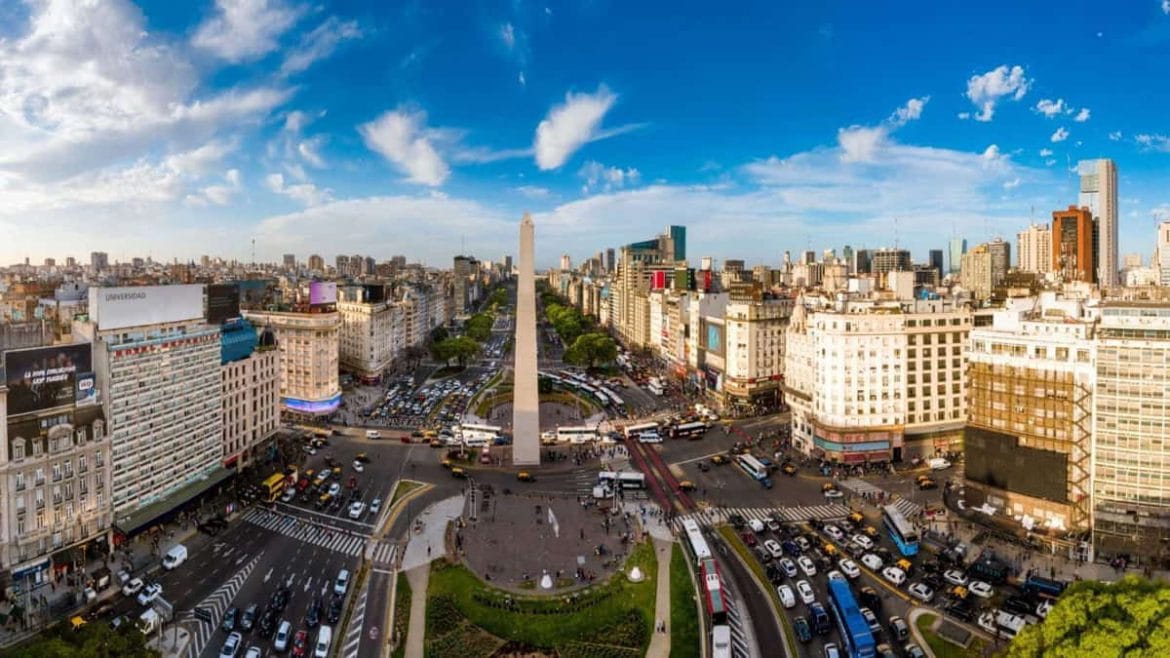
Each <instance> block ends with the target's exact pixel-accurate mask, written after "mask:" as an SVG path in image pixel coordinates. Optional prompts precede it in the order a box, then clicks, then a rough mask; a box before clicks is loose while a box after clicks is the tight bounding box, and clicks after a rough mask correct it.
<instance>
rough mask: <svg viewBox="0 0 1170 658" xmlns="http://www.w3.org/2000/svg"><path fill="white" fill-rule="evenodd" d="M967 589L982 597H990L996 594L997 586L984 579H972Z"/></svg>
mask: <svg viewBox="0 0 1170 658" xmlns="http://www.w3.org/2000/svg"><path fill="white" fill-rule="evenodd" d="M967 591H968V592H971V593H972V594H974V595H975V596H978V597H979V598H981V599H989V598H991V597H992V596H994V595H995V588H993V587H992V586H991V585H989V584H987V583H985V582H983V581H982V580H972V581H971V582H970V583H969V584H968V585H967Z"/></svg>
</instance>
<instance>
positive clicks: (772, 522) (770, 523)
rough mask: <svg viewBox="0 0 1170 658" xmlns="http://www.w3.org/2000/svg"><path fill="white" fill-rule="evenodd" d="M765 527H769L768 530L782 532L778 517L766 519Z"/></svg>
mask: <svg viewBox="0 0 1170 658" xmlns="http://www.w3.org/2000/svg"><path fill="white" fill-rule="evenodd" d="M764 527H766V528H767V529H768V532H780V522H779V521H777V520H776V519H771V518H769V519H764Z"/></svg>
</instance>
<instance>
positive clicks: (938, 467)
mask: <svg viewBox="0 0 1170 658" xmlns="http://www.w3.org/2000/svg"><path fill="white" fill-rule="evenodd" d="M926 465H927V466H930V470H932V471H945V470H947V469H948V468H950V467H951V463H950V462H949V461H947V460H945V459H943V458H942V457H935V458H933V459H929V460H927V462H926Z"/></svg>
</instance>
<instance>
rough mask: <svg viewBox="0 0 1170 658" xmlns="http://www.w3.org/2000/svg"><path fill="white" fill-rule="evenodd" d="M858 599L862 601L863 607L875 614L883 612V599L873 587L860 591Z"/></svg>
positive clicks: (863, 588)
mask: <svg viewBox="0 0 1170 658" xmlns="http://www.w3.org/2000/svg"><path fill="white" fill-rule="evenodd" d="M858 598H859V599H860V600H861V605H863V606H865V607H867V608H869V609H870V610H873V611H874V612H881V610H882V597H881V595H880V594H878V593H877V590H876V589H874V588H872V587H868V586H867V587H862V588H861V589H860V590H858Z"/></svg>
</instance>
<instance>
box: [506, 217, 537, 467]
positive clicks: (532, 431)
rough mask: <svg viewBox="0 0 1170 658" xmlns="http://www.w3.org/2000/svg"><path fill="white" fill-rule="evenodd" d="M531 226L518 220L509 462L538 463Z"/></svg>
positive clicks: (525, 220)
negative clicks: (518, 239) (518, 251)
mask: <svg viewBox="0 0 1170 658" xmlns="http://www.w3.org/2000/svg"><path fill="white" fill-rule="evenodd" d="M534 233H535V227H534V226H533V224H532V217H531V216H530V215H529V214H528V213H524V219H522V220H520V258H519V260H518V264H517V266H518V272H519V278H518V280H517V282H516V340H515V343H514V345H513V347H512V350H513V355H514V359H513V362H514V364H515V366H514V369H513V372H512V464H514V465H516V466H532V465H536V464H539V463H540V388H539V386H538V385H537V381H536V365H537V364H536V274H535V273H534V272H533V267H534V260H535V259H534V257H533V242H534V240H535V236H534Z"/></svg>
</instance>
